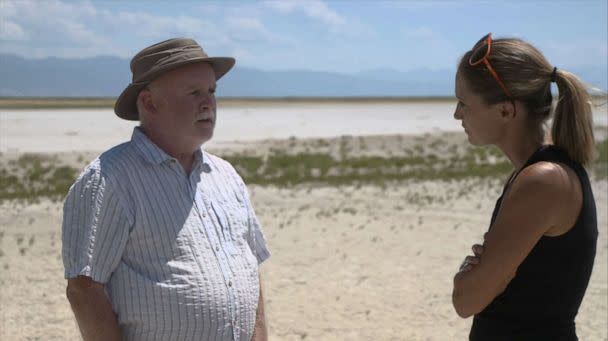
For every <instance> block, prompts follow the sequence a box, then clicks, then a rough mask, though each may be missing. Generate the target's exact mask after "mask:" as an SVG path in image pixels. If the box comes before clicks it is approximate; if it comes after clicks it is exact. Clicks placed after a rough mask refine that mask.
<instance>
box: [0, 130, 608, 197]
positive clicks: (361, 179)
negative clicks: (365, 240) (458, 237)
mask: <svg viewBox="0 0 608 341" xmlns="http://www.w3.org/2000/svg"><path fill="white" fill-rule="evenodd" d="M597 149H598V152H599V157H598V158H597V159H596V161H595V163H594V166H593V167H592V173H593V174H595V176H596V177H599V178H607V177H608V140H605V141H602V142H600V143H598V144H597ZM223 158H224V159H226V160H227V161H229V162H230V163H232V164H233V165H234V167H235V168H236V169H237V171H238V172H239V174H241V176H242V177H243V179H244V180H245V182H246V183H248V184H258V185H274V186H281V187H289V186H294V185H300V184H319V185H329V186H338V185H349V184H375V185H381V186H384V185H386V183H387V182H391V181H402V180H446V181H449V180H452V179H456V180H458V179H464V178H471V177H475V178H504V177H506V176H507V175H508V174H509V172H510V171H511V169H512V168H511V165H510V163H509V162H508V161H507V160H506V159H505V158H504V157H503V156H501V155H500V153H499V152H498V150H497V149H496V148H469V149H467V152H466V153H465V154H464V155H460V156H454V157H451V158H438V157H437V156H435V155H432V154H428V155H413V156H400V157H390V158H387V157H379V156H361V157H350V156H346V155H345V154H343V155H342V157H341V158H339V159H338V158H335V157H332V156H331V155H329V154H321V153H298V154H287V153H285V152H282V151H275V152H273V153H272V154H270V155H268V156H266V157H261V156H260V157H256V156H246V155H224V156H223ZM79 172H80V170H79V169H76V168H73V167H69V166H66V165H63V164H61V163H60V162H59V161H58V160H57V159H54V158H51V157H45V156H43V155H32V154H25V155H23V156H21V157H20V158H19V159H16V160H12V161H9V162H4V163H3V164H2V165H1V166H0V200H12V199H18V200H26V201H36V200H37V199H38V198H41V197H48V198H52V199H56V200H61V199H62V198H63V196H65V194H66V193H67V190H68V189H69V186H70V185H71V184H72V183H73V181H74V179H75V178H76V176H77V175H78V173H79Z"/></svg>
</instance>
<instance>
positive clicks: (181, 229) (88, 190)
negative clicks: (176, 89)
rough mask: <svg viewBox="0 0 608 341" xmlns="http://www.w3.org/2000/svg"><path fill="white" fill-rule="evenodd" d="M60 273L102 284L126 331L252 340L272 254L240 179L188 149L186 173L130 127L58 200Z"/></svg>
mask: <svg viewBox="0 0 608 341" xmlns="http://www.w3.org/2000/svg"><path fill="white" fill-rule="evenodd" d="M62 239H63V263H64V266H65V277H66V278H73V277H76V276H79V275H82V276H88V277H91V278H92V279H93V280H94V281H96V282H99V283H103V284H105V288H106V292H107V294H108V296H109V298H110V301H111V303H112V308H113V310H114V312H115V313H116V315H117V318H118V323H119V325H120V328H121V330H122V332H123V335H124V338H125V339H126V340H148V341H152V340H249V339H251V336H252V334H253V329H254V325H255V317H256V309H257V303H258V298H259V279H258V264H259V263H261V262H263V261H264V260H266V259H267V258H268V257H269V256H270V253H269V251H268V250H267V248H266V242H265V239H264V236H263V234H262V231H261V229H260V225H259V223H258V220H257V218H256V216H255V213H254V211H253V207H252V205H251V203H250V200H249V195H248V192H247V189H246V187H245V184H244V183H243V181H242V179H241V178H240V176H239V175H238V174H237V173H236V171H235V170H234V168H233V167H232V166H231V165H230V164H229V163H228V162H226V161H224V160H222V159H220V158H218V157H216V156H213V155H211V154H209V153H206V152H204V151H203V150H198V151H197V152H196V153H195V161H194V164H193V167H192V171H191V172H190V175H187V174H186V173H185V171H184V169H183V168H182V167H181V165H180V163H179V162H177V160H176V159H174V158H172V157H170V156H169V155H167V154H166V153H165V152H164V151H163V150H161V149H160V148H159V147H157V146H156V145H155V144H154V143H152V141H150V140H149V139H148V138H147V137H146V136H145V135H144V134H143V132H142V131H141V129H140V128H135V130H134V131H133V136H132V138H131V141H129V142H127V143H123V144H121V145H119V146H116V147H114V148H112V149H110V150H109V151H107V152H105V153H103V154H101V155H100V156H99V157H98V158H97V159H96V160H94V161H93V162H92V163H91V164H90V165H89V166H87V167H86V168H85V170H84V171H83V172H82V174H81V175H80V176H79V177H78V179H77V180H76V182H75V183H74V185H73V186H72V187H71V188H70V191H69V193H68V195H67V198H66V200H65V204H64V216H63V231H62Z"/></svg>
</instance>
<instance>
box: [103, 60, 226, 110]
mask: <svg viewBox="0 0 608 341" xmlns="http://www.w3.org/2000/svg"><path fill="white" fill-rule="evenodd" d="M203 62H204V63H209V64H211V67H212V68H213V72H214V73H215V80H216V81H217V80H219V79H220V78H222V76H224V75H225V74H226V73H228V71H230V69H232V67H233V66H234V63H235V60H234V58H231V57H201V58H192V59H188V60H185V61H182V62H180V63H175V64H171V65H169V66H167V67H165V68H162V69H158V70H156V71H155V72H154V74H150V75H147V76H146V78H148V79H149V80H147V81H141V82H137V83H131V84H129V85H128V86H127V87H126V88H125V89H124V90H123V91H122V93H121V94H120V96H118V99H117V100H116V103H115V104H114V113H115V114H116V115H117V116H118V117H120V118H123V119H125V120H129V121H138V120H139V114H138V112H137V96H139V92H140V91H141V90H142V89H143V88H144V87H146V85H148V84H149V83H150V82H151V81H152V80H154V79H155V78H157V77H158V76H160V75H161V74H163V73H165V72H167V71H170V70H173V69H176V68H178V67H180V66H184V65H189V64H193V63H203Z"/></svg>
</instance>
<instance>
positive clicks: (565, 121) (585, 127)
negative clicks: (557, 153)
mask: <svg viewBox="0 0 608 341" xmlns="http://www.w3.org/2000/svg"><path fill="white" fill-rule="evenodd" d="M552 77H553V78H554V79H555V83H556V84H557V88H558V91H559V98H558V100H557V106H556V108H555V114H554V117H553V126H552V128H551V137H552V139H553V143H554V144H555V145H556V146H557V147H559V148H561V149H562V150H563V151H565V152H566V154H568V156H569V157H570V159H572V160H574V161H576V162H578V163H580V164H581V165H583V166H588V165H589V164H590V163H591V161H592V160H593V156H594V150H595V141H594V137H593V117H592V114H593V113H592V110H591V105H592V104H591V98H590V96H589V93H588V92H587V90H586V88H585V86H584V84H583V83H582V82H581V81H580V80H579V79H578V78H577V77H576V76H575V75H574V74H572V73H570V72H568V71H564V70H555V71H554V72H553V75H552Z"/></svg>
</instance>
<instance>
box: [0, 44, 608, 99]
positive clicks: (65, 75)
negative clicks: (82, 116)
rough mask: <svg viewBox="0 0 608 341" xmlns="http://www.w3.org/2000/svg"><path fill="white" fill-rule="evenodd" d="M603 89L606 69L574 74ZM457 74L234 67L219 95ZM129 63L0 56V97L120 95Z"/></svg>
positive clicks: (381, 85)
mask: <svg viewBox="0 0 608 341" xmlns="http://www.w3.org/2000/svg"><path fill="white" fill-rule="evenodd" d="M571 71H573V72H575V73H577V74H578V75H579V76H581V77H582V78H583V79H584V80H585V81H587V82H589V83H591V84H592V85H594V86H597V87H599V88H601V89H604V90H605V89H606V88H608V79H607V78H608V71H607V70H606V66H604V67H603V70H598V69H590V68H589V69H579V70H571ZM454 72H455V71H454V70H453V69H452V70H425V69H419V70H412V71H408V72H399V71H395V70H392V69H390V68H379V69H374V70H366V71H362V72H359V73H354V74H342V73H332V72H316V71H307V70H291V71H264V70H258V69H253V68H246V67H240V66H238V65H237V66H236V67H235V69H234V70H232V71H231V72H230V73H228V74H227V75H226V76H225V77H224V78H222V80H221V81H220V83H219V90H218V94H219V96H220V97H359V96H365V97H376V96H378V97H393V96H396V97H402V96H452V95H453V93H454ZM130 80H131V74H130V70H129V60H127V59H122V58H117V57H95V58H85V59H61V58H45V59H24V58H22V57H18V56H15V55H10V54H0V97H116V96H118V95H119V94H120V92H121V91H122V89H123V88H124V87H125V86H126V85H127V84H128V83H129V82H130Z"/></svg>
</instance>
